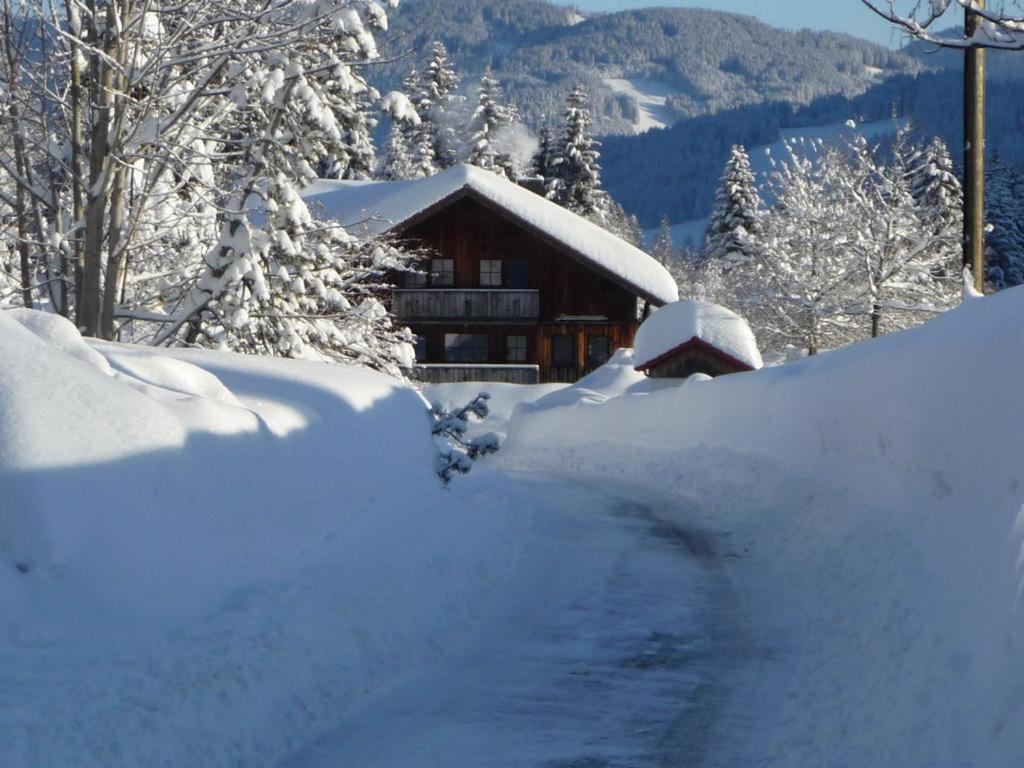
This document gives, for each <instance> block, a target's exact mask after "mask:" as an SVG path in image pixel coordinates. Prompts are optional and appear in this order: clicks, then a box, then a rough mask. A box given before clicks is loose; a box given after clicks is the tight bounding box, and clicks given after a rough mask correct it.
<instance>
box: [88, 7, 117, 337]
mask: <svg viewBox="0 0 1024 768" xmlns="http://www.w3.org/2000/svg"><path fill="white" fill-rule="evenodd" d="M91 5H93V7H94V8H95V3H92V4H91ZM115 23H116V19H115V11H114V6H113V5H112V4H111V5H108V6H107V17H106V29H105V30H104V33H103V37H104V45H103V49H104V53H105V54H106V56H107V57H109V58H106V59H104V58H103V57H100V56H96V55H93V56H92V64H91V70H92V87H91V95H92V98H91V101H92V105H93V106H92V115H93V120H92V132H91V136H90V144H91V148H90V153H89V189H88V190H87V194H86V203H85V243H84V246H83V253H82V258H83V265H82V305H81V308H80V312H79V315H78V317H79V325H80V326H81V330H82V333H84V334H85V335H87V336H99V335H100V316H101V302H102V296H101V276H102V271H103V244H104V242H105V241H106V235H107V232H106V223H107V203H108V200H109V194H110V192H109V187H110V185H109V183H108V174H109V173H110V170H111V168H112V163H111V158H110V156H109V152H110V122H111V106H112V101H113V90H112V86H113V79H114V73H113V70H112V69H111V68H110V66H109V64H108V63H107V62H108V61H110V60H114V59H115V58H116V55H115V54H116V53H117V38H116V31H115V29H116V26H115Z"/></svg>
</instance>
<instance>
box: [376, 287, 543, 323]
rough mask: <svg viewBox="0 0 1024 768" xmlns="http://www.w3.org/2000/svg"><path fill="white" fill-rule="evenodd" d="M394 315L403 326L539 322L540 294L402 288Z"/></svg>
mask: <svg viewBox="0 0 1024 768" xmlns="http://www.w3.org/2000/svg"><path fill="white" fill-rule="evenodd" d="M392 311H393V312H394V315H395V317H396V318H397V319H398V320H399V321H401V322H412V321H416V320H420V321H428V320H433V321H439V320H461V321H465V320H482V321H494V320H512V321H517V320H518V321H521V320H536V319H538V318H539V317H540V291H529V290H518V289H496V288H470V289H465V288H444V289H437V288H399V289H396V290H395V291H394V294H393V301H392Z"/></svg>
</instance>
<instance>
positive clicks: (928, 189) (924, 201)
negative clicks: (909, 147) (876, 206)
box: [911, 136, 964, 226]
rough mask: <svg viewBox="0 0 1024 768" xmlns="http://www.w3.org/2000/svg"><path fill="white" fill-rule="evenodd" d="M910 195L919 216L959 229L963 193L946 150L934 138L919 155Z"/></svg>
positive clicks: (940, 140) (942, 143)
mask: <svg viewBox="0 0 1024 768" xmlns="http://www.w3.org/2000/svg"><path fill="white" fill-rule="evenodd" d="M911 184H912V186H911V193H912V194H913V195H914V199H915V200H916V201H917V203H918V205H920V206H921V209H922V212H923V213H924V215H926V216H927V217H929V218H932V219H934V220H936V221H937V222H943V223H946V222H951V221H952V223H953V224H954V225H957V226H960V225H961V223H962V221H963V202H964V192H963V187H962V186H961V184H960V179H959V178H958V177H957V175H956V168H955V167H954V165H953V158H952V157H950V155H949V148H948V147H947V146H946V142H944V141H943V140H942V139H941V138H939V137H938V136H936V137H935V138H933V139H932V141H931V143H929V144H928V146H927V147H925V149H924V150H923V151H922V152H921V153H920V155H919V158H918V162H917V164H916V166H915V167H914V168H913V170H912V176H911Z"/></svg>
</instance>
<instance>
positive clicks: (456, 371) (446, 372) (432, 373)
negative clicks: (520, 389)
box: [417, 363, 540, 384]
mask: <svg viewBox="0 0 1024 768" xmlns="http://www.w3.org/2000/svg"><path fill="white" fill-rule="evenodd" d="M417 367H418V369H419V374H420V379H421V380H422V381H424V382H426V383H428V384H450V383H452V382H464V381H481V382H486V381H498V382H504V383H506V384H537V383H538V382H539V381H540V368H539V367H538V366H536V365H489V364H488V363H434V364H428V365H420V366H417Z"/></svg>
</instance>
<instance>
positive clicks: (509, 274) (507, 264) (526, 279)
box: [501, 259, 530, 290]
mask: <svg viewBox="0 0 1024 768" xmlns="http://www.w3.org/2000/svg"><path fill="white" fill-rule="evenodd" d="M501 269H502V275H501V276H502V280H504V287H505V288H514V289H518V290H525V289H528V288H529V287H530V262H529V260H528V259H505V261H504V263H503V264H502V265H501Z"/></svg>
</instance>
